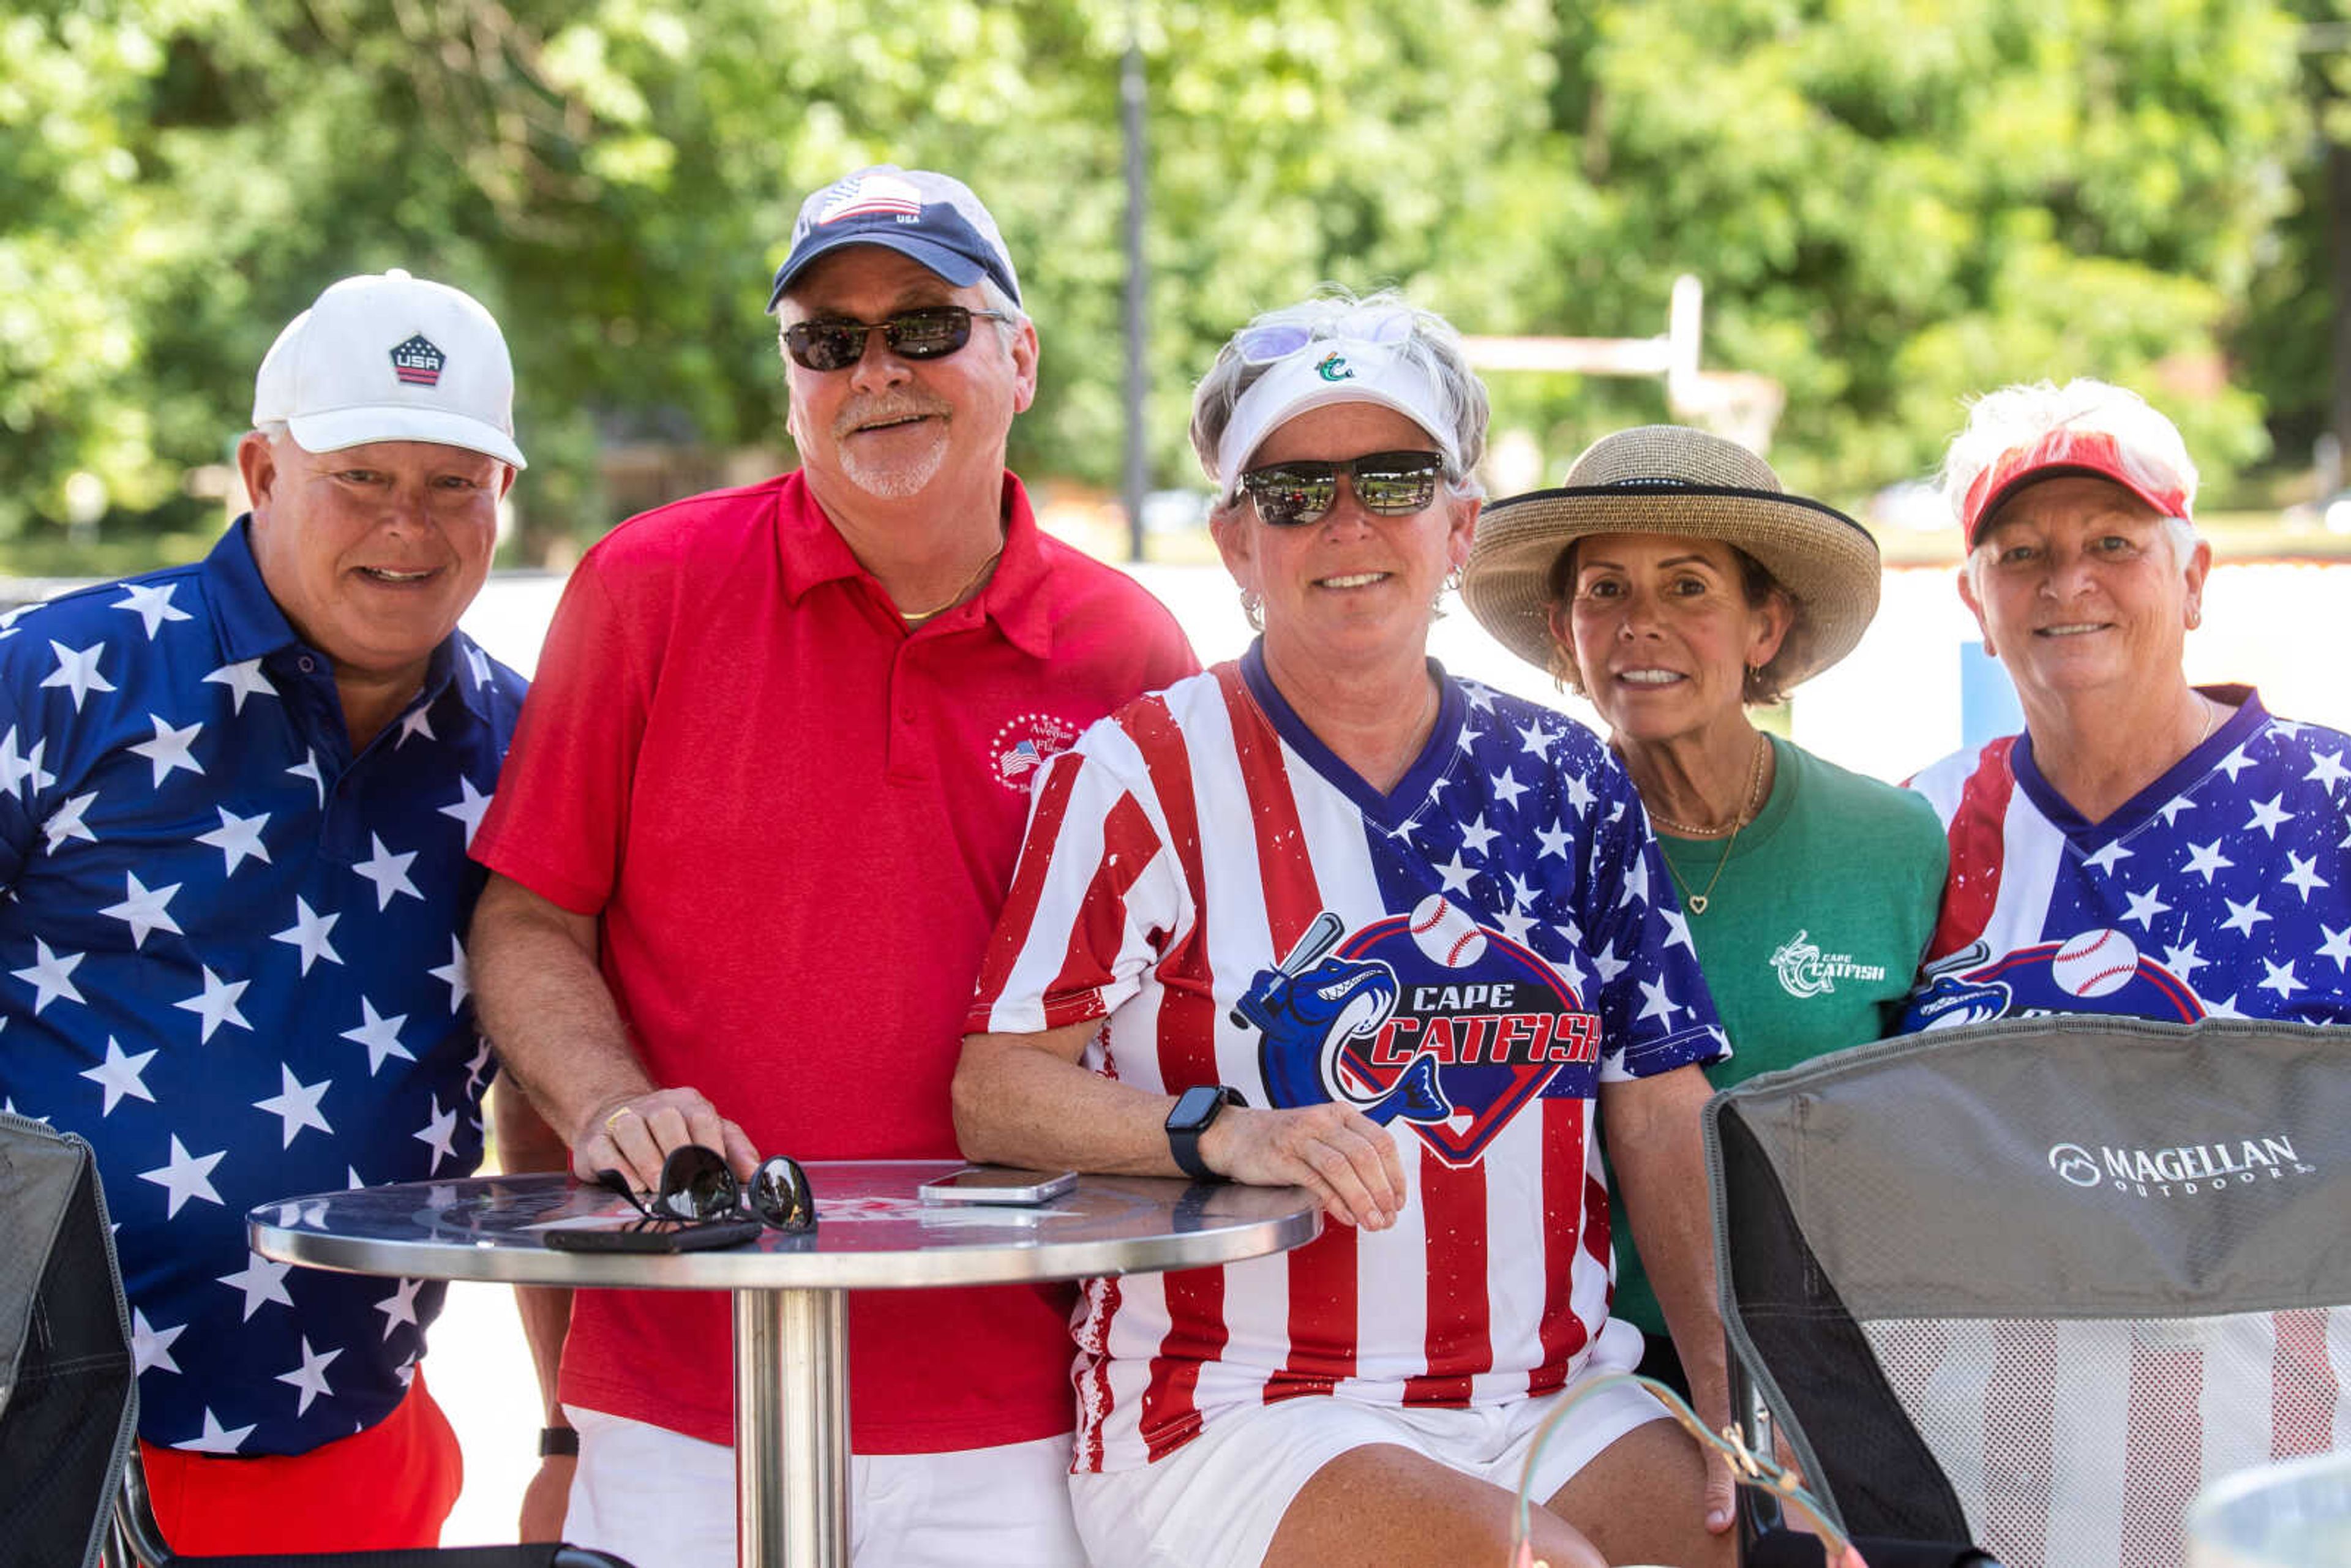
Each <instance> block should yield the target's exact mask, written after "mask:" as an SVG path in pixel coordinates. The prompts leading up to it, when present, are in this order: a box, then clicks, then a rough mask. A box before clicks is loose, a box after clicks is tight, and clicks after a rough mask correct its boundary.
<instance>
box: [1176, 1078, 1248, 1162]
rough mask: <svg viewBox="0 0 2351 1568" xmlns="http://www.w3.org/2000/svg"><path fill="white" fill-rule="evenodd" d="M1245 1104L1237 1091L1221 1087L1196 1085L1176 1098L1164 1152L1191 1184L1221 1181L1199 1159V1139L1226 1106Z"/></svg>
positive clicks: (1214, 1084) (1218, 1084)
mask: <svg viewBox="0 0 2351 1568" xmlns="http://www.w3.org/2000/svg"><path fill="white" fill-rule="evenodd" d="M1248 1103H1249V1101H1248V1100H1247V1099H1246V1098H1245V1097H1244V1096H1243V1095H1242V1093H1241V1092H1240V1091H1239V1090H1238V1089H1228V1088H1226V1087H1225V1086H1224V1085H1223V1084H1221V1083H1203V1084H1199V1085H1197V1086H1196V1087H1195V1088H1191V1089H1186V1090H1185V1091H1184V1092H1183V1093H1181V1094H1179V1095H1177V1096H1176V1097H1175V1109H1174V1110H1173V1111H1170V1112H1168V1113H1167V1148H1168V1151H1169V1152H1170V1153H1172V1154H1173V1155H1175V1164H1176V1165H1177V1166H1179V1167H1181V1168H1182V1170H1183V1172H1184V1174H1185V1175H1186V1176H1190V1177H1191V1178H1192V1179H1193V1180H1194V1181H1222V1180H1223V1179H1224V1178H1223V1177H1222V1176H1218V1175H1217V1173H1216V1172H1214V1171H1212V1170H1210V1169H1209V1168H1208V1166H1207V1162H1206V1161H1205V1160H1203V1159H1201V1158H1200V1135H1201V1134H1203V1133H1206V1132H1207V1130H1208V1129H1209V1127H1211V1126H1212V1125H1214V1124H1215V1123H1216V1120H1217V1117H1218V1116H1219V1115H1221V1114H1222V1113H1224V1109H1225V1107H1226V1106H1228V1105H1247V1104H1248Z"/></svg>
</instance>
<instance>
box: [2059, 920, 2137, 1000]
mask: <svg viewBox="0 0 2351 1568" xmlns="http://www.w3.org/2000/svg"><path fill="white" fill-rule="evenodd" d="M2137 972H2138V948H2137V946H2136V945H2135V944H2133V942H2132V941H2131V939H2130V938H2129V937H2127V936H2124V935H2123V934H2122V933H2121V932H2119V931H2113V930H2106V931H2084V932H2081V933H2079V934H2077V935H2075V936H2073V937H2071V938H2069V939H2068V940H2067V941H2066V943H2065V945H2064V946H2062V947H2060V948H2058V949H2057V956H2055V957H2053V958H2052V959H2050V960H2049V973H2050V975H2051V976H2052V977H2053V978H2054V979H2055V980H2056V982H2057V983H2058V984H2059V985H2061V986H2063V987H2064V988H2065V989H2066V990H2067V991H2069V992H2071V993H2072V994H2073V995H2074V996H2077V997H2103V996H2105V994H2106V993H2107V992H2109V991H2117V990H2120V989H2121V988H2123V986H2124V984H2125V983H2126V982H2127V981H2128V980H2129V979H2130V977H2132V976H2133V975H2135V974H2137Z"/></svg>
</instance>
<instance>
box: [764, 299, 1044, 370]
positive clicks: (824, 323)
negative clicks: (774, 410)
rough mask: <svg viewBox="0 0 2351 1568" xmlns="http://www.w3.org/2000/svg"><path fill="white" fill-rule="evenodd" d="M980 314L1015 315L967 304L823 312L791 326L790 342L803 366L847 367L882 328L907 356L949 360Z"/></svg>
mask: <svg viewBox="0 0 2351 1568" xmlns="http://www.w3.org/2000/svg"><path fill="white" fill-rule="evenodd" d="M975 318H982V319H987V320H990V321H1009V320H1011V319H1013V318H1012V317H1010V316H1009V315H1008V314H1006V313H1005V312H1004V311H1001V310H967V309H966V308H964V307H962V306H960V305H925V306H924V307H923V308H921V309H919V310H901V311H899V312H898V314H896V315H895V316H893V317H891V318H889V319H887V320H883V321H855V320H852V319H849V318H848V317H846V316H819V317H815V318H813V319H810V320H806V321H795V322H793V323H792V324H791V325H790V326H789V327H787V328H785V329H784V348H785V349H786V350H788V351H789V353H790V354H791V356H792V361H793V362H794V363H795V364H797V365H799V367H800V368H801V369H802V370H808V371H845V370H847V369H848V368H849V367H850V366H852V365H853V364H855V363H856V362H857V361H860V360H862V359H863V358H864V357H865V343H866V339H867V338H868V336H869V335H870V334H872V333H874V332H879V333H881V334H882V340H883V342H885V343H887V344H889V345H890V351H891V352H892V353H893V354H895V355H897V356H898V357H899V358H900V359H902V360H943V359H945V358H946V357H947V356H948V355H949V354H952V353H954V352H955V351H956V350H958V349H960V348H962V347H963V346H964V345H965V344H966V343H968V342H970V341H971V324H972V321H973V319H975Z"/></svg>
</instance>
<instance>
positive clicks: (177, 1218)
mask: <svg viewBox="0 0 2351 1568" xmlns="http://www.w3.org/2000/svg"><path fill="white" fill-rule="evenodd" d="M522 695H523V682H522V679H521V677H519V676H517V674H514V673H513V672H512V671H510V670H507V669H506V668H505V667H504V666H502V665H500V664H496V663H495V662H494V661H492V660H491V659H490V658H489V657H488V656H487V655H486V654H485V653H482V651H481V650H480V649H479V648H477V647H475V645H474V643H472V642H471V641H470V640H469V639H467V638H466V637H465V635H464V634H463V633H457V634H454V635H453V636H452V637H451V638H450V639H449V640H448V641H447V642H445V643H443V644H442V646H441V647H439V648H437V649H436V650H434V654H433V656H432V660H431V664H430V668H429V671H428V674H427V675H426V678H425V681H424V685H423V689H422V690H421V691H420V692H419V693H418V695H417V696H416V697H415V699H414V700H413V703H412V704H411V706H409V708H408V709H407V710H406V713H405V714H404V716H402V718H401V719H400V720H399V721H397V722H395V723H394V724H392V725H391V726H389V727H386V728H385V729H384V730H383V732H382V733H381V734H380V735H378V736H377V737H374V739H373V740H372V741H371V742H370V744H369V745H368V746H367V747H366V748H365V749H364V750H363V751H362V752H361V753H360V754H359V755H358V756H356V757H354V756H353V755H352V753H351V749H350V742H349V739H348V737H347V733H346V731H345V728H344V725H343V718H342V709H341V706H340V701H339V699H338V697H337V695H336V691H335V685H334V679H333V674H332V672H331V669H330V667H329V663H328V660H327V659H326V657H325V656H324V655H323V654H320V653H318V652H316V651H315V650H313V649H311V648H308V647H307V646H306V645H304V643H302V642H301V641H300V639H299V638H298V636H297V635H296V633H295V632H294V631H293V629H292V628H291V627H290V626H289V625H288V624H287V620H286V618H285V616H284V614H283V613H282V612H279V610H278V609H277V605H276V603H275V602H274V601H272V600H271V598H270V597H269V593H268V591H267V589H266V586H265V585H264V583H263V581H262V580H261V576H260V572H259V570H258V569H257V568H256V565H255V563H254V559H253V556H252V553H251V550H250V549H249V547H248V544H247V542H246V532H245V524H244V523H243V522H242V521H240V522H239V523H237V524H236V525H235V526H233V527H232V528H230V529H229V531H228V532H227V534H226V535H225V536H224V537H223V538H222V540H221V542H220V543H219V544H218V545H217V546H216V547H215V548H214V550H213V551H212V553H211V555H210V556H208V557H207V558H206V559H204V561H203V562H201V563H199V564H197V565H194V566H188V567H180V568H173V569H171V570H163V571H157V572H152V573H149V574H147V575H145V576H143V577H139V578H134V579H131V580H125V581H120V582H112V583H108V584H105V585H103V586H101V587H98V588H93V589H89V590H85V591H80V592H78V593H74V594H71V595H68V596H66V597H64V598H61V599H58V600H56V601H51V602H49V603H47V604H43V605H39V606H36V607H33V608H30V609H27V610H23V611H18V612H13V613H11V614H10V615H9V616H7V617H6V618H5V625H0V889H5V892H0V1107H5V1109H7V1110H9V1111H13V1112H16V1113H19V1114H22V1115H27V1116H35V1117H38V1118H40V1119H41V1120H43V1121H46V1122H47V1123H49V1124H51V1125H53V1126H56V1127H57V1128H59V1129H60V1130H64V1131H68V1132H73V1133H78V1134H80V1135H81V1136H83V1137H85V1138H87V1139H88V1140H89V1142H90V1144H91V1145H93V1146H94V1147H95V1148H96V1149H97V1151H98V1159H99V1172H100V1175H101V1176H102V1177H103V1179H104V1182H105V1186H106V1197H107V1205H108V1208H109V1210H110V1214H111V1216H112V1218H113V1220H114V1222H115V1232H116V1233H115V1242H116V1247H117V1249H118V1251H119V1252H120V1258H121V1263H122V1272H123V1283H124V1286H125V1289H126V1290H127V1291H128V1293H129V1295H130V1299H131V1307H132V1314H133V1315H132V1320H131V1324H132V1336H133V1349H134V1352H135V1354H136V1357H137V1362H138V1366H139V1373H140V1402H141V1409H140V1423H141V1436H143V1437H145V1438H146V1439H147V1440H148V1441H150V1442H152V1443H155V1444H159V1445H162V1446H168V1447H176V1448H186V1449H192V1450H194V1451H198V1452H204V1453H217V1454H231V1453H237V1454H288V1453H303V1452H307V1451H308V1450H309V1449H311V1448H317V1447H318V1446H319V1445H320V1444H321V1443H325V1442H328V1441H331V1440H333V1439H335V1438H339V1437H348V1436H350V1434H351V1433H353V1432H355V1431H358V1430H360V1429H361V1428H363V1427H369V1426H372V1425H373V1424H374V1423H375V1422H377V1421H379V1420H381V1419H382V1417H383V1416H386V1415H387V1414H389V1413H390V1411H391V1410H392V1406H395V1405H396V1404H397V1403H398V1402H399V1400H400V1399H401V1397H402V1394H403V1393H404V1392H405V1390H406V1388H407V1385H408V1383H409V1380H410V1378H411V1376H412V1375H413V1367H414V1364H415V1362H416V1359H417V1357H418V1356H419V1355H420V1354H422V1353H423V1348H424V1331H425V1328H426V1326H427V1325H428V1324H429V1323H430V1322H432V1320H433V1316H434V1312H436V1311H437V1310H438V1308H439V1305H440V1300H441V1295H442V1287H441V1286H439V1285H437V1284H421V1283H419V1282H417V1281H396V1280H376V1279H369V1278H362V1277H360V1276H354V1275H343V1274H330V1273H324V1272H320V1271H319V1270H303V1269H296V1268H292V1267H290V1266H288V1265H286V1264H282V1263H274V1262H270V1261H268V1260H265V1259H263V1258H260V1257H258V1256H256V1255H255V1254H254V1253H252V1252H251V1251H249V1250H248V1249H247V1248H246V1240H245V1215H246V1210H247V1209H248V1208H251V1207H256V1206H257V1205H260V1204H263V1203H265V1202H268V1201H270V1200H273V1199H280V1198H285V1197H288V1196H290V1195H296V1194H300V1193H307V1192H319V1191H325V1190H332V1189H337V1188H341V1187H346V1186H361V1185H369V1184H376V1183H382V1182H391V1181H407V1180H420V1179H425V1178H430V1177H434V1176H460V1175H464V1174H465V1173H467V1172H470V1171H471V1170H473V1169H474V1167H475V1165H476V1164H478V1163H479V1160H480V1157H481V1149H482V1121H481V1099H482V1094H483V1092H484V1090H485V1089H486V1086H487V1084H488V1082H489V1078H490V1074H491V1071H492V1067H491V1059H490V1052H489V1048H488V1046H487V1045H486V1043H485V1042H483V1041H482V1040H480V1039H479V1037H478V1035H477V1032H476V1030H475V1027H474V1018H473V1004H472V999H471V990H470V987H469V982H468V977H467V973H466V965H465V949H464V946H463V944H462V943H461V941H460V939H459V937H460V934H462V932H463V931H464V929H465V920H466V918H467V916H468V915H470V913H471V911H472V908H473V904H474V900H475V896H476V895H477V894H479V892H480V889H481V883H482V881H483V878H484V874H485V873H483V872H482V871H481V869H480V868H479V867H477V866H475V865H474V864H473V863H472V862H470V861H469V860H468V859H467V858H466V854H465V851H466V847H467V844H468V842H469V841H471V839H472V836H473V833H474V830H475V826H476V825H477V824H478V823H479V822H480V821H481V816H482V812H483V810H484V809H485V807H486V805H487V804H488V801H489V798H490V793H491V791H492V789H494V788H495V787H496V780H497V772H498V765H499V761H500V759H501V758H503V756H504V755H505V751H506V747H507V741H508V739H509V738H510V737H511V736H512V734H513V731H514V725H515V720H516V717H517V715H518V713H519V710H520V706H521V702H522Z"/></svg>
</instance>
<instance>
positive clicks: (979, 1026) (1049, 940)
mask: <svg viewBox="0 0 2351 1568" xmlns="http://www.w3.org/2000/svg"><path fill="white" fill-rule="evenodd" d="M1145 700H1149V699H1145ZM1167 842H1168V838H1167V833H1166V823H1165V819H1164V818H1163V817H1162V816H1161V815H1160V811H1159V807H1158V802H1157V800H1156V799H1155V795H1154V792H1153V790H1152V789H1151V783H1150V775H1149V772H1148V770H1147V769H1146V768H1144V766H1143V763H1142V760H1141V758H1140V757H1139V755H1138V754H1137V753H1136V751H1135V748H1134V743H1133V741H1132V739H1131V738H1130V737H1128V735H1127V734H1126V732H1125V730H1124V729H1123V727H1122V726H1121V724H1120V722H1119V718H1118V716H1113V717H1111V718H1106V719H1104V720H1102V722H1101V723H1099V724H1097V725H1095V726H1094V727H1092V729H1090V730H1088V731H1087V732H1086V734H1085V736H1084V737H1082V738H1081V740H1080V741H1079V742H1078V744H1077V745H1076V746H1075V747H1072V748H1071V749H1070V750H1068V751H1065V752H1063V753H1062V754H1061V755H1060V756H1059V757H1056V758H1053V759H1052V761H1051V762H1050V763H1048V764H1047V765H1046V771H1045V773H1044V775H1043V777H1042V778H1041V779H1040V780H1039V782H1038V784H1037V786H1036V790H1035V794H1034V797H1033V800H1032V803H1031V808H1030V811H1029V830H1028V835H1027V837H1026V839H1025V840H1024V841H1022V843H1021V846H1020V860H1019V864H1018V865H1017V866H1016V867H1015V869H1014V871H1013V875H1012V887H1011V891H1010V892H1009V893H1008V894H1007V895H1006V898H1005V903H1004V912H1003V914H1002V915H999V916H998V919H997V923H996V930H995V932H994V934H993V935H992V936H989V938H988V943H987V950H986V953H985V956H984V959H983V962H982V964H981V967H980V972H979V980H978V984H977V988H976V989H975V992H974V995H973V998H972V1005H971V1009H970V1011H969V1013H968V1014H967V1016H966V1019H965V1023H964V1028H965V1031H966V1032H967V1033H971V1034H982V1033H987V1034H1033V1033H1038V1032H1041V1031H1043V1030H1050V1029H1059V1028H1061V1026H1062V1025H1064V1024H1071V1023H1079V1022H1082V1021H1084V1020H1086V1019H1101V1018H1107V1017H1109V1016H1110V1014H1111V1013H1112V1012H1113V1010H1114V1009H1116V1008H1117V1007H1118V1005H1119V1004H1120V1003H1121V1002H1123V1001H1125V1000H1126V999H1127V998H1129V997H1132V996H1134V994H1135V992H1136V991H1137V990H1138V989H1140V988H1141V987H1142V984H1143V977H1144V974H1145V973H1146V972H1147V971H1148V970H1149V968H1150V967H1151V966H1152V965H1153V964H1155V963H1156V962H1157V961H1158V959H1159V957H1160V956H1161V955H1162V954H1163V953H1164V952H1165V951H1166V950H1167V948H1168V946H1169V945H1170V944H1171V943H1172V942H1173V941H1175V940H1176V939H1178V938H1180V936H1182V934H1183V933H1184V932H1185V931H1186V930H1188V929H1189V928H1190V925H1191V924H1192V915H1193V904H1192V895H1191V890H1190V889H1189V887H1188V886H1187V885H1186V879H1185V876H1184V873H1183V868H1182V867H1181V866H1180V865H1179V864H1178V863H1177V860H1176V857H1175V855H1174V854H1172V853H1170V852H1168V851H1167V848H1166V846H1167Z"/></svg>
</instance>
